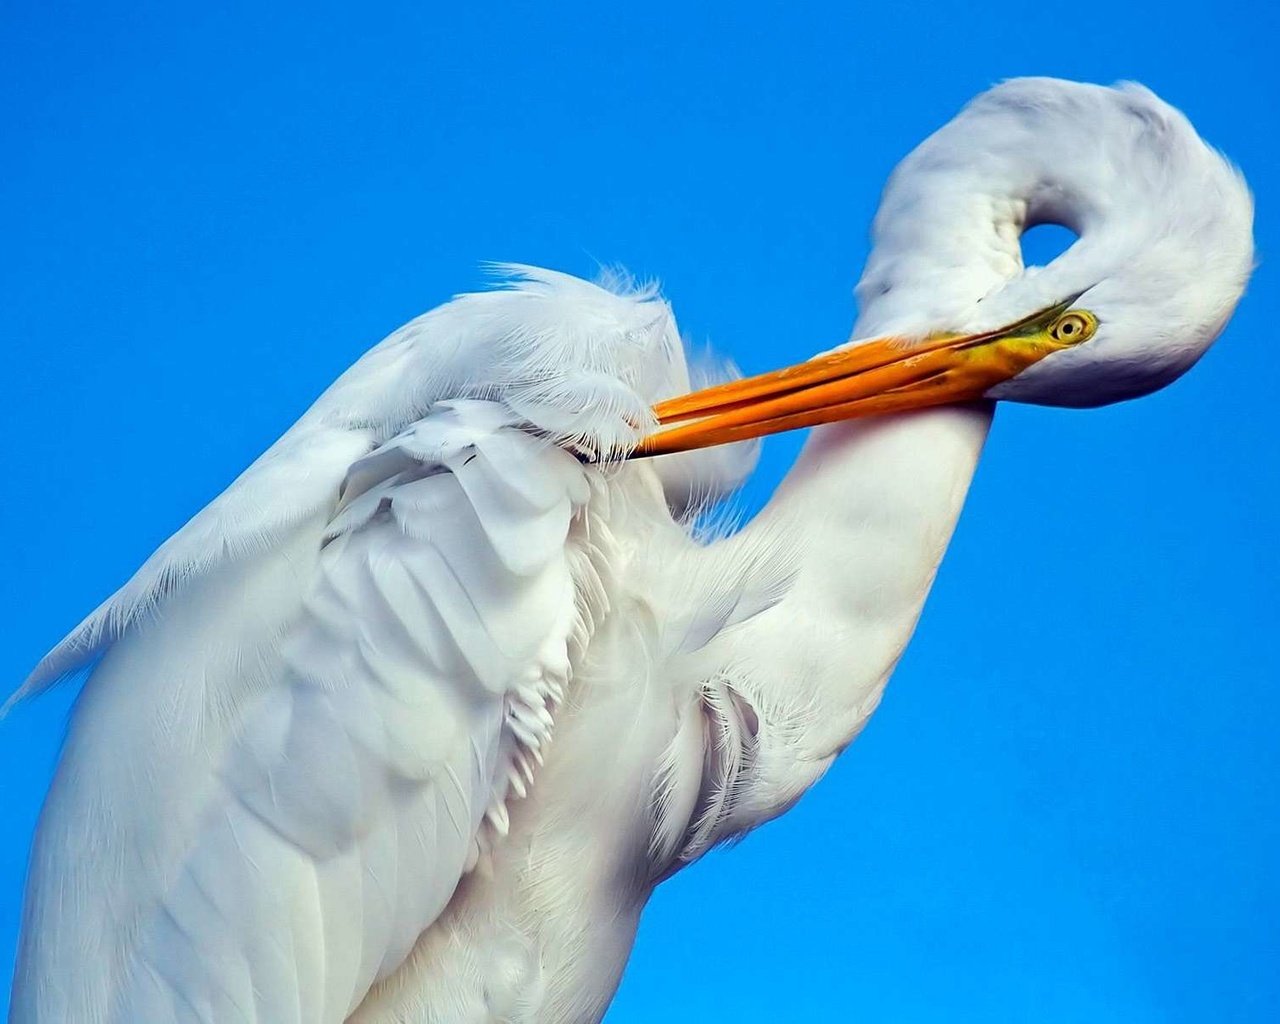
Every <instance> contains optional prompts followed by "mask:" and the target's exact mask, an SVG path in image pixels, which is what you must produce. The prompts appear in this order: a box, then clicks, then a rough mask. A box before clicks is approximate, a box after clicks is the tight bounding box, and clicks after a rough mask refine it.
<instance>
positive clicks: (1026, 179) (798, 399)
mask: <svg viewBox="0 0 1280 1024" xmlns="http://www.w3.org/2000/svg"><path fill="white" fill-rule="evenodd" d="M1041 223H1056V224H1061V225H1064V226H1066V227H1068V228H1070V229H1071V230H1073V231H1074V232H1075V233H1076V235H1077V238H1076V241H1075V242H1074V244H1072V245H1071V246H1070V247H1069V248H1068V249H1067V250H1066V251H1065V252H1063V253H1062V254H1061V255H1060V256H1058V257H1057V258H1056V259H1054V260H1053V261H1052V262H1050V263H1049V264H1048V265H1047V266H1044V267H1024V266H1023V263H1022V256H1021V247H1020V238H1021V235H1022V233H1023V231H1025V230H1026V229H1028V228H1030V227H1032V226H1034V225H1036V224H1041ZM1252 224H1253V203H1252V199H1251V197H1250V195H1249V191H1248V189H1247V188H1246V186H1245V184H1244V181H1243V179H1242V178H1241V176H1240V174H1239V173H1238V172H1237V171H1236V170H1235V168H1234V167H1232V166H1231V165H1230V164H1229V163H1228V162H1227V161H1226V160H1225V159H1223V157H1222V156H1221V155H1220V154H1218V153H1217V152H1216V151H1215V150H1213V149H1212V148H1210V147H1209V146H1208V145H1206V144H1205V143H1204V142H1203V141H1202V140H1201V139H1200V137H1199V136H1198V135H1197V134H1196V132H1195V129H1194V128H1192V126H1191V124H1190V122H1189V121H1188V120H1187V119H1186V118H1185V117H1184V116H1183V115H1182V114H1181V113H1179V112H1178V111H1177V110H1175V109H1174V108H1172V107H1170V106H1169V105H1168V104H1166V103H1164V102H1163V101H1162V100H1160V99H1159V98H1158V97H1156V96H1155V95H1154V94H1153V93H1151V92H1149V91H1148V90H1146V89H1143V88H1141V87H1140V86H1134V85H1122V86H1119V87H1117V88H1104V87H1101V86H1095V85H1081V84H1077V83H1073V82H1061V81H1057V80H1053V79H1018V80H1015V81H1011V82H1006V83H1005V84H1003V85H1000V86H997V87H996V88H994V89H992V90H990V91H989V92H987V93H984V94H983V95H981V96H979V97H978V98H977V99H976V100H974V101H973V102H972V103H970V104H969V106H968V107H966V108H965V109H964V110H963V111H962V112H961V113H960V114H959V116H957V117H956V118H955V119H954V120H953V121H951V122H950V123H949V124H948V125H946V126H945V127H944V128H942V129H941V130H940V131H938V132H936V133H935V134H934V135H932V136H930V137H929V138H928V139H926V140H925V141H924V142H923V143H921V145H920V146H919V147H917V148H916V149H915V151H913V152H912V153H911V154H910V155H909V156H908V157H907V158H906V159H905V160H904V161H903V162H902V163H901V164H900V165H899V166H898V168H897V169H896V170H895V171H894V173H893V176H892V177H891V178H890V180H889V183H888V185H887V186H886V188H885V192H884V196H883V199H882V201H881V205H880V211H879V213H878V214H877V216H876V221H875V227H874V231H873V236H874V240H875V246H874V249H873V252H872V254H871V257H870V259H869V260H868V262H867V267H866V269H865V271H864V273H863V277H862V280H861V282H860V283H859V285H858V288H857V294H858V298H859V300H860V304H861V316H860V317H859V320H858V323H857V325H856V326H855V328H854V332H853V338H852V340H851V341H849V342H848V343H846V344H845V345H842V346H840V347H839V348H837V349H834V350H833V351H830V352H827V353H824V354H822V355H820V356H817V357H815V358H813V359H810V360H808V361H806V362H804V363H799V364H797V365H795V366H791V367H787V368H786V369H783V370H780V371H776V372H774V373H769V374H763V375H761V376H758V377H753V378H748V379H746V380H742V381H736V382H734V383H732V384H728V385H722V386H720V387H718V388H713V389H708V390H707V391H703V392H698V393H695V394H693V395H687V396H683V397H681V398H677V399H672V400H671V401H668V402H665V403H663V404H662V405H660V406H659V407H658V409H657V412H658V416H659V421H660V422H661V423H662V424H663V426H664V429H663V430H662V431H661V432H659V433H658V434H656V435H654V436H653V437H652V438H650V439H649V440H648V441H646V443H645V445H644V446H643V447H642V448H641V453H643V454H658V453H661V452H669V451H679V450H683V449H686V448H691V447H700V446H702V445H706V444H716V443H720V442H723V441H733V440H740V439H742V438H746V437H754V436H759V435H761V434H765V433H773V432H775V431H778V430H786V429H791V428H795V427H805V426H813V425H816V424H819V423H827V422H833V421H836V420H842V419H851V418H854V417H858V416H866V415H876V414H885V413H894V412H905V411H909V410H913V409H920V408H926V407H930V406H936V405H944V404H951V403H955V402H964V401H974V400H982V399H987V400H990V399H1005V400H1011V401H1021V402H1031V403H1036V404H1041V405H1061V406H1094V405H1103V404H1106V403H1109V402H1116V401H1121V400H1123V399H1127V398H1135V397H1138V396H1140V395H1144V394H1147V393H1149V392H1151V391H1155V390H1156V389H1158V388H1161V387H1163V386H1164V385H1166V384H1168V383H1169V382H1171V381H1172V380H1174V379H1176V378H1177V377H1179V376H1180V375H1181V374H1183V373H1184V372H1185V371H1186V370H1187V369H1189V368H1190V367H1191V366H1192V365H1193V364H1194V363H1195V362H1196V360H1198V359H1199V358H1200V356H1201V355H1203V354H1204V352H1205V351H1206V350H1207V349H1208V348H1209V346H1210V345H1211V344H1212V343H1213V341H1214V340H1215V339H1216V338H1217V336H1218V335H1219V333H1220V332H1221V331H1222V328H1223V327H1224V326H1225V325H1226V323H1227V320H1228V319H1229V318H1230V316H1231V314H1232V312H1233V311H1234V309H1235V307H1236V303H1237V302H1238V301H1239V299H1240V296H1241V294H1242V293H1243V291H1244V286H1245V283H1246V281H1247V280H1248V277H1249V273H1250V271H1251V270H1252V266H1253V239H1252Z"/></svg>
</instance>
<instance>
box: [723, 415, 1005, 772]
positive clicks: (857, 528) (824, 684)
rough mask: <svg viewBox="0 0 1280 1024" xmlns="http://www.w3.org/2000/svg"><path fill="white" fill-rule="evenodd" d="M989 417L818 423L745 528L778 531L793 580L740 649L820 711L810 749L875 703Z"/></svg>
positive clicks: (822, 747) (823, 746) (839, 734)
mask: <svg viewBox="0 0 1280 1024" xmlns="http://www.w3.org/2000/svg"><path fill="white" fill-rule="evenodd" d="M991 416H992V407H991V405H989V404H985V403H984V404H981V405H974V406H965V407H948V408H940V409H933V410H928V411H925V412H919V413H911V414H908V415H903V416H894V417H887V418H884V419H872V420H863V421H858V422H850V423H839V424H833V425H831V426H827V427H822V428H819V429H817V430H815V431H814V432H813V434H812V435H811V437H810V439H809V441H808V443H807V444H806V445H805V447H804V450H803V452H802V453H801V455H800V457H799V459H798V460H797V462H796V464H795V466H794V467H793V468H792V470H791V472H790V473H789V474H788V476H787V477H786V479H785V480H784V481H783V483H782V485H781V486H780V487H779V488H778V490H777V492H776V493H775V494H774V496H773V498H772V500H771V501H770V502H769V504H768V505H767V506H766V507H765V509H764V511H762V512H761V513H760V515H759V516H757V517H756V519H755V520H753V522H752V523H751V524H750V525H749V526H748V527H747V530H746V531H744V532H747V533H755V532H756V531H780V532H781V533H782V534H783V535H784V536H785V537H786V538H787V540H788V541H789V542H793V543H794V544H795V546H796V548H797V558H798V567H797V576H796V579H795V581H794V584H793V585H792V587H791V589H790V590H789V592H788V594H787V596H786V597H785V598H783V600H782V601H781V602H780V603H779V604H778V605H777V606H776V607H775V608H773V609H770V611H768V612H766V613H764V614H763V615H761V616H760V617H759V621H756V622H753V623H752V625H751V627H750V634H751V635H750V640H749V641H748V642H750V644H751V646H752V652H751V654H752V659H753V661H754V660H758V661H761V662H763V664H760V665H759V670H760V671H762V672H766V673H769V674H770V676H771V677H772V678H773V679H775V680H776V681H777V682H778V683H779V685H785V686H786V687H787V689H788V691H789V692H793V693H795V694H796V695H797V698H801V697H803V699H805V700H807V701H809V702H810V703H811V704H812V705H813V707H814V708H815V710H817V711H818V712H819V718H818V721H819V723H820V724H819V726H818V727H817V728H816V730H815V731H814V732H813V735H812V741H811V742H812V745H813V753H814V754H815V755H818V756H821V755H826V754H829V753H831V752H834V751H835V750H838V749H840V748H841V747H842V746H843V745H844V744H845V743H847V742H849V740H850V739H851V738H852V737H853V735H854V734H855V733H856V732H857V730H858V729H859V728H860V727H861V725H862V723H863V722H864V721H865V720H866V718H867V716H869V715H870V713H871V711H872V710H873V709H874V708H875V705H876V703H877V701H878V700H879V696H880V692H881V690H882V689H883V688H884V684H885V683H886V682H887V680H888V678H889V675H890V673H891V672H892V671H893V668H894V666H895V665H896V664H897V661H898V658H899V657H900V656H901V655H902V652H903V650H904V649H905V648H906V645H907V642H908V641H909V640H910V638H911V634H912V632H913V631H914V630H915V625H916V621H917V619H918V618H919V615H920V610H921V608H922V607H923V605H924V600H925V598H926V597H927V596H928V593H929V589H930V587H931V586H932V584H933V579H934V575H935V573H936V572H937V569H938V565H939V563H940V562H941V560H942V556H943V554H944V552H945V551H946V548H947V544H948V543H949V542H950V540H951V534H952V531H953V529H954V528H955V524H956V520H957V519H958V517H959V514H960V509H961V507H962V506H963V504H964V499H965V495H966V493H967V492H968V488H969V482H970V480H971V479H972V476H973V472H974V469H975V468H976V466H977V463H978V458H979V456H980V455H981V453H982V446H983V443H984V441H985V440H986V436H987V431H988V429H989V427H990V423H991ZM758 536H759V535H758V534H756V537H755V538H753V539H758ZM748 542H750V541H748ZM743 639H744V640H745V639H746V638H745V637H744V638H743Z"/></svg>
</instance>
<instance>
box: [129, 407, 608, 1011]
mask: <svg viewBox="0 0 1280 1024" xmlns="http://www.w3.org/2000/svg"><path fill="white" fill-rule="evenodd" d="M592 472H593V471H592V470H589V469H586V468H584V467H583V466H582V465H581V464H580V463H579V462H578V461H577V460H576V459H575V458H574V457H573V456H572V455H569V454H568V453H566V452H564V451H562V450H561V449H559V448H556V447H554V446H552V445H548V444H547V443H546V442H544V441H541V440H539V439H537V438H535V437H533V436H531V435H530V434H528V433H526V432H524V431H522V430H521V429H519V428H518V427H517V426H516V423H515V421H514V420H513V418H512V416H511V414H509V413H507V412H506V411H505V410H503V409H502V408H501V407H500V406H497V405H495V404H491V403H484V402H471V401H467V402H454V403H441V404H439V405H437V406H436V407H435V408H434V409H433V410H432V412H431V414H430V415H429V416H427V417H426V418H424V419H423V420H421V421H419V422H417V423H415V424H413V425H412V426H411V427H410V428H408V429H407V430H406V431H404V432H403V433H402V434H400V435H398V436H397V437H395V438H393V439H391V440H390V441H388V442H387V443H386V444H384V445H382V446H381V447H379V448H378V449H377V450H375V451H374V452H372V453H371V454H369V455H368V456H367V457H365V458H363V459H360V460H359V461H357V462H356V463H355V464H354V465H353V466H352V467H351V471H350V473H349V474H348V476H347V481H346V484H345V487H344V492H343V497H342V501H341V504H340V507H339V509H338V511H337V512H336V514H335V516H334V517H333V519H332V521H331V523H330V526H329V528H328V529H327V530H326V532H325V543H324V546H323V549H322V550H321V552H320V556H319V572H318V574H317V578H316V582H315V584H314V586H313V588H312V590H311V592H310V593H309V594H308V595H307V597H306V599H305V601H304V606H303V610H302V613H301V614H300V616H299V617H298V619H297V621H296V622H295V623H294V624H293V625H292V626H291V627H290V629H289V630H288V632H287V634H286V635H285V636H284V637H283V639H282V642H281V651H282V654H283V659H282V660H283V670H282V673H281V676H282V677H281V678H280V679H279V681H278V685H276V686H274V687H273V688H271V689H270V690H269V691H268V692H267V693H266V694H264V695H263V696H262V697H261V698H260V700H259V702H258V704H257V705H256V706H255V708H254V709H253V710H252V712H251V713H250V714H249V716H248V717H247V719H246V721H245V724H244V726H243V728H242V729H241V731H240V734H239V736H238V737H237V738H236V740H235V741H234V743H233V744H232V745H231V747H230V749H229V750H228V751H227V753H226V755H225V757H224V758H223V768H222V770H221V773H220V779H219V783H220V784H219V785H218V786H217V787H215V796H214V798H213V799H212V800H211V801H210V806H209V807H208V808H207V810H206V813H205V815H204V817H203V823H202V824H201V826H200V828H199V829H198V834H197V837H196V839H195V841H194V843H193V844H192V846H191V848H190V849H189V850H188V852H187V854H186V856H185V858H184V860H183V863H182V864H181V866H180V869H179V870H178V872H177V875H176V877H175V878H174V879H173V881H172V884H171V885H169V886H168V888H167V890H166V891H165V892H164V894H163V897H162V899H161V901H160V904H159V905H158V906H157V907H156V908H155V913H154V914H153V915H151V917H150V918H149V919H148V920H147V921H146V923H145V927H144V930H143V934H142V937H141V940H140V943H139V946H138V948H137V956H136V957H135V960H134V962H133V965H132V968H131V970H130V971H129V973H128V981H127V984H126V988H125V991H124V998H123V1000H122V1001H121V1003H120V1005H121V1007H122V1011H121V1012H122V1015H121V1016H120V1017H119V1019H121V1020H125V1019H130V1020H137V1019H140V1018H139V1017H138V1014H139V1013H144V1012H145V1013H146V1014H148V1015H150V1016H148V1017H147V1019H166V1020H199V1021H214V1022H222V1021H241V1020H249V1021H254V1020H256V1021H271V1022H277V1021H292V1020H297V1021H307V1022H310V1021H340V1020H342V1019H344V1018H345V1017H346V1016H347V1015H348V1014H350V1013H351V1012H352V1011H353V1010H354V1009H355V1007H356V1006H357V1005H358V1004H359V1002H360V1001H361V999H362V998H363V997H364V995H365V993H366V992H367V991H368V989H369V987H370V986H371V985H372V984H374V983H375V982H376V981H378V980H379V979H381V978H383V977H385V976H386V975H387V974H389V973H390V972H391V971H392V970H394V969H395V968H396V967H397V966H398V965H399V964H400V963H401V962H402V961H403V959H404V958H405V957H406V956H407V955H408V953H409V951H410V950H411V948H412V946H413V944H414V942H415V941H416V939H417V937H418V936H419V934H421V932H422V931H423V930H424V929H425V928H426V927H428V926H429V925H430V923H431V922H432V921H433V920H434V919H435V917H436V916H437V915H438V914H439V913H440V912H441V910H442V909H443V908H444V907H445V905H446V904H447V903H448V901H449V899H450V897H451V896H452V894H453V891H454V889H455V887H456V886H457V883H458V881H459V880H460V878H461V876H462V875H463V874H464V873H465V871H466V870H468V868H469V867H470V865H471V863H473V862H474V858H475V856H476V855H477V851H478V843H479V842H480V841H481V832H482V828H484V827H486V826H485V824H484V822H485V816H486V814H487V813H488V812H491V811H493V810H494V804H495V801H496V802H497V803H498V804H501V802H503V801H505V799H506V797H507V785H508V780H509V778H510V777H511V776H512V775H514V774H517V773H518V772H527V771H528V763H527V761H526V763H524V764H517V763H516V762H517V761H518V760H519V759H521V758H527V757H532V756H536V753H537V748H538V747H540V746H541V745H542V744H544V743H545V742H546V740H547V739H548V738H549V734H550V729H551V722H552V716H551V711H552V710H553V709H554V705H555V700H556V698H557V696H558V694H559V693H560V687H561V685H562V684H563V682H564V677H565V673H566V672H567V665H568V655H567V645H568V643H569V640H570V636H571V635H572V633H573V630H574V627H575V621H576V615H577V611H576V599H575V586H574V580H573V577H572V572H571V559H570V558H569V555H568V552H567V550H566V544H567V542H568V537H569V530H570V525H571V521H572V517H573V515H574V513H575V511H576V510H577V509H578V508H579V507H580V506H581V505H582V504H583V503H584V502H585V501H586V500H587V498H588V497H589V496H590V494H591V483H590V480H589V479H588V475H589V474H590V473H592ZM490 817H491V819H494V818H499V819H500V818H504V817H505V815H503V814H502V812H501V811H497V812H496V814H492V815H490Z"/></svg>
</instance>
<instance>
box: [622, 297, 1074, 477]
mask: <svg viewBox="0 0 1280 1024" xmlns="http://www.w3.org/2000/svg"><path fill="white" fill-rule="evenodd" d="M1066 306H1067V304H1066V303H1063V304H1061V305H1057V306H1053V307H1051V308H1050V309H1047V310H1042V311H1040V312H1038V313H1034V314H1032V315H1031V316H1029V317H1027V318H1025V319H1023V320H1019V321H1018V322H1017V323H1014V324H1010V325H1009V326H1008V327H1002V328H1000V329H999V330H996V331H989V332H986V333H984V334H969V335H935V336H933V337H931V338H926V339H925V340H924V341H916V342H910V341H905V340H902V339H899V338H876V339H873V340H871V341H865V342H860V343H858V344H855V345H852V346H850V347H849V348H846V349H841V350H839V351H836V352H831V353H828V354H826V355H821V356H817V357H816V358H814V359H811V360H809V361H807V362H804V363H797V364H796V365H794V366H788V367H786V368H785V369H782V370H775V371H774V372H772V373H764V374H760V375H759V376H756V377H748V378H746V379H744V380H737V381H732V382H730V383H728V384H721V385H718V386H716V387H712V388H706V389H705V390H702V391H695V392H693V393H692V394H688V395H683V396H681V397H679V398H671V399H668V400H667V401H665V402H661V403H659V404H658V405H656V406H655V407H654V412H655V413H656V414H657V417H658V423H659V424H660V426H661V429H659V430H658V431H657V432H656V433H654V434H651V435H650V436H649V437H647V438H645V439H644V441H642V442H641V443H640V445H639V447H637V449H636V450H635V452H634V454H633V457H645V456H649V455H666V454H669V453H671V452H680V451H688V450H689V449H692V448H703V447H706V446H707V445H713V444H726V443H728V442H731V441H743V440H746V439H748V438H752V437H760V436H761V435H763V434H774V433H777V432H779V431H783V430H794V429H796V428H798V427H812V426H817V425H818V424H821V423H832V422H835V421H836V420H848V419H855V418H857V417H861V416H879V415H884V414H887V413H896V412H907V411H909V410H912V409H926V408H929V407H931V406H938V405H951V404H954V403H956V402H969V401H973V400H975V399H979V398H982V397H983V396H984V395H985V394H986V393H987V392H988V391H989V390H990V389H991V388H993V387H995V385H997V384H999V383H1000V382H1002V381H1005V380H1008V379H1009V378H1010V377H1013V376H1015V375H1017V374H1019V373H1021V372H1022V371H1023V370H1025V369H1026V368H1027V367H1028V366H1031V365H1032V364H1033V363H1037V362H1039V361H1040V360H1041V359H1043V358H1044V357H1045V356H1047V355H1050V354H1051V353H1053V352H1057V351H1060V350H1062V349H1065V348H1069V347H1071V346H1073V345H1077V344H1079V343H1080V342H1082V341H1086V340H1088V338H1089V337H1091V336H1092V335H1093V333H1094V331H1095V330H1096V329H1097V320H1096V318H1094V316H1093V314H1091V313H1089V312H1088V311H1086V310H1067V309H1066Z"/></svg>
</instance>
